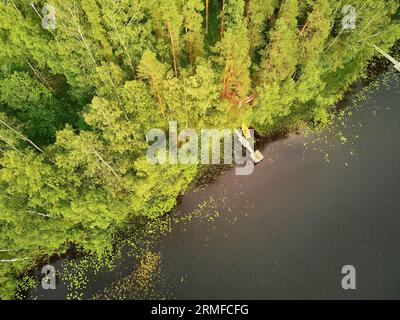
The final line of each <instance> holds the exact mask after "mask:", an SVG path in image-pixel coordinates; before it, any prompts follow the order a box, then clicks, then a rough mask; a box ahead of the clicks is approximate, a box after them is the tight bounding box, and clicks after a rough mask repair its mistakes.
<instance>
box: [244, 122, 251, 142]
mask: <svg viewBox="0 0 400 320" xmlns="http://www.w3.org/2000/svg"><path fill="white" fill-rule="evenodd" d="M242 132H243V135H244V137H245V138H246V139H251V138H252V137H251V133H250V130H249V127H248V126H246V125H245V124H244V123H242Z"/></svg>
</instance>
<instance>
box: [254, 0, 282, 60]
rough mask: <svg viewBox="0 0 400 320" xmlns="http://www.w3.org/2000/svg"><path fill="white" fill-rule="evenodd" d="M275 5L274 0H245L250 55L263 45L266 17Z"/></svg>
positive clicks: (270, 14)
mask: <svg viewBox="0 0 400 320" xmlns="http://www.w3.org/2000/svg"><path fill="white" fill-rule="evenodd" d="M276 5H277V4H276V1H272V0H270V1H265V0H248V1H247V20H248V29H249V41H250V56H253V55H254V53H255V51H256V50H258V49H259V48H260V47H261V46H263V45H265V40H264V39H263V31H264V30H265V26H266V22H267V19H269V18H270V17H271V16H272V15H273V13H274V9H275V7H276Z"/></svg>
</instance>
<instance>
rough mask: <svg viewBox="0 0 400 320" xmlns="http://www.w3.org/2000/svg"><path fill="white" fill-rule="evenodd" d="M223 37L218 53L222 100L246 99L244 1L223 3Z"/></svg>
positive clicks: (249, 63) (247, 47)
mask: <svg viewBox="0 0 400 320" xmlns="http://www.w3.org/2000/svg"><path fill="white" fill-rule="evenodd" d="M223 14H224V17H225V18H224V26H225V28H226V29H225V30H226V31H224V37H223V39H222V42H221V46H220V51H221V56H222V58H223V61H224V62H223V64H224V71H223V92H222V96H223V97H224V98H229V97H232V96H237V97H239V98H240V99H244V98H245V97H247V95H248V93H249V91H250V88H251V82H250V75H249V68H250V65H251V61H250V58H249V55H248V53H249V49H250V44H249V40H248V37H247V32H248V30H247V26H246V22H245V18H244V16H243V14H244V1H243V0H240V1H235V3H233V2H232V1H228V0H226V1H225V2H224V9H223Z"/></svg>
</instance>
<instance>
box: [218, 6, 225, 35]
mask: <svg viewBox="0 0 400 320" xmlns="http://www.w3.org/2000/svg"><path fill="white" fill-rule="evenodd" d="M224 6H225V1H224V0H222V9H221V29H220V31H219V35H220V37H221V40H222V38H223V37H224V29H225V25H224V23H225V21H224V20H225V14H224Z"/></svg>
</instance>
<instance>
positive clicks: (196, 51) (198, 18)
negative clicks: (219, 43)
mask: <svg viewBox="0 0 400 320" xmlns="http://www.w3.org/2000/svg"><path fill="white" fill-rule="evenodd" d="M203 10H204V5H203V3H202V0H187V1H185V2H184V7H183V10H182V15H183V19H184V20H183V21H184V22H183V26H184V28H185V31H186V34H185V39H186V42H187V46H188V51H189V64H190V68H193V63H194V60H195V59H196V58H197V57H199V56H201V55H202V53H203V45H204V36H203V30H202V24H203V17H202V15H201V11H203Z"/></svg>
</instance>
